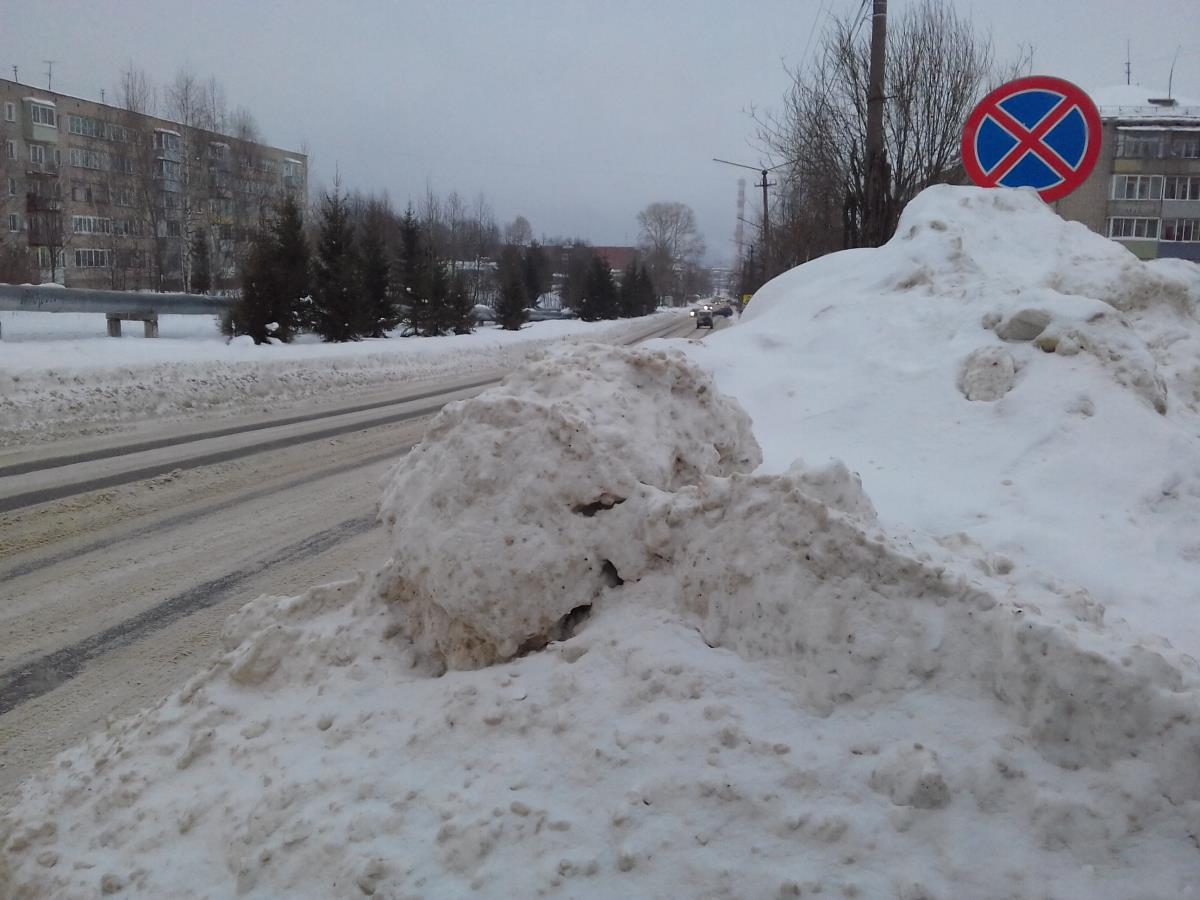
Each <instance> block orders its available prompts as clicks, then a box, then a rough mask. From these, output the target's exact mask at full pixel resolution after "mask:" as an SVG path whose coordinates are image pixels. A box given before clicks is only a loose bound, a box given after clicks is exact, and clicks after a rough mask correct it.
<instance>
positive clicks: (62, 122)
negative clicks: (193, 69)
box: [0, 79, 308, 290]
mask: <svg viewBox="0 0 1200 900" xmlns="http://www.w3.org/2000/svg"><path fill="white" fill-rule="evenodd" d="M307 179H308V161H307V158H306V157H305V156H304V154H301V153H296V152H293V151H288V150H280V149H278V148H276V147H268V146H266V145H264V144H261V143H258V142H257V141H256V140H254V138H253V135H252V134H250V133H244V134H242V135H241V136H235V135H227V134H219V133H216V132H213V131H206V130H203V129H199V128H191V127H187V126H185V125H182V124H179V123H177V122H172V121H169V120H167V119H162V118H158V117H156V116H150V115H143V114H141V113H136V112H131V111H129V110H125V109H121V108H118V107H115V106H108V105H106V104H103V103H95V102H93V101H90V100H82V99H79V98H77V97H68V96H66V95H64V94H59V93H55V92H52V91H45V90H39V89H36V88H33V87H30V86H29V85H24V84H20V83H18V82H15V81H8V80H6V79H0V207H3V208H2V209H0V281H6V280H12V279H14V278H20V279H22V280H31V281H35V282H36V281H40V282H57V283H59V284H63V285H66V286H67V287H91V288H110V289H116V290H145V289H151V290H189V289H191V290H194V289H197V288H198V287H201V288H202V287H205V286H207V287H210V288H222V287H227V286H229V285H231V284H232V283H233V282H234V280H235V278H236V271H235V270H236V260H237V256H238V252H239V249H240V248H241V247H242V246H243V245H244V243H245V241H246V240H247V239H248V237H249V236H250V235H251V234H252V233H253V232H254V231H255V230H256V229H257V227H258V225H259V222H260V220H261V218H262V216H263V214H264V213H265V212H269V211H270V210H271V209H272V208H273V207H274V206H275V205H276V204H277V203H278V202H279V201H280V200H281V199H282V198H283V197H284V196H286V195H292V196H294V197H295V198H296V199H297V201H298V202H299V203H300V205H301V208H303V207H304V202H305V197H306V196H307ZM202 282H207V284H203V283H202Z"/></svg>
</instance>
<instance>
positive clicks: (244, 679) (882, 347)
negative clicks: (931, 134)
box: [0, 188, 1200, 900]
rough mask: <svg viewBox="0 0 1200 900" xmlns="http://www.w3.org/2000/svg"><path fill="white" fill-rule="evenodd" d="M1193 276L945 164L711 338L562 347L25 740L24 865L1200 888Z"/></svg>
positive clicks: (122, 876) (107, 876) (282, 880)
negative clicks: (112, 683)
mask: <svg viewBox="0 0 1200 900" xmlns="http://www.w3.org/2000/svg"><path fill="white" fill-rule="evenodd" d="M1198 303H1200V273H1198V270H1197V268H1196V267H1194V266H1191V265H1189V264H1185V263H1172V264H1144V263H1140V262H1138V261H1137V260H1136V259H1134V258H1133V257H1132V256H1131V255H1129V254H1127V253H1126V252H1125V251H1124V250H1123V249H1122V248H1120V247H1119V246H1117V245H1115V244H1112V243H1110V242H1108V241H1106V240H1104V239H1102V238H1099V237H1097V236H1096V235H1093V234H1091V233H1089V232H1087V231H1085V230H1084V229H1082V228H1081V227H1080V226H1075V225H1070V224H1067V223H1063V222H1061V221H1060V220H1058V219H1057V218H1056V217H1055V216H1054V215H1053V214H1052V213H1051V212H1049V211H1048V210H1047V209H1045V208H1044V207H1043V206H1042V205H1041V203H1040V202H1039V201H1038V200H1037V199H1036V197H1034V195H1032V194H1024V193H1011V192H999V191H995V192H988V191H981V190H977V189H965V188H937V189H933V190H930V191H927V192H926V193H925V194H923V195H922V196H921V197H920V198H918V199H917V200H916V201H914V203H913V204H911V205H910V207H909V209H908V210H907V211H906V213H905V216H904V219H903V221H902V222H901V225H900V229H899V232H898V234H897V236H896V238H895V239H894V240H893V241H892V242H891V243H890V244H889V245H888V246H887V247H885V248H883V249H880V250H870V251H856V252H852V253H846V254H839V255H837V256H834V257H829V258H826V259H823V260H820V261H818V262H816V263H813V264H810V265H808V266H804V267H802V268H801V269H797V270H794V271H792V272H790V273H788V274H786V275H784V276H781V277H780V278H779V279H776V280H775V281H774V282H773V283H772V284H770V285H768V286H767V287H765V288H764V289H763V290H762V291H760V292H759V294H758V295H757V296H756V297H755V299H754V301H753V302H752V304H751V306H750V308H749V311H748V312H747V314H746V315H745V317H744V320H743V321H742V322H741V323H740V324H739V325H737V326H736V327H734V328H732V329H729V330H728V332H727V333H724V334H717V335H714V336H713V338H712V339H710V340H709V341H707V342H706V343H705V345H703V346H696V345H688V346H687V349H686V353H685V352H683V351H681V350H680V349H678V348H677V347H675V346H671V345H669V344H662V345H657V346H650V347H641V348H635V349H630V348H614V347H608V346H601V345H585V346H581V347H576V348H571V349H568V350H564V351H559V352H554V353H551V354H549V355H547V356H545V357H544V358H541V359H539V360H536V361H534V362H532V363H531V364H530V365H528V366H526V367H524V368H523V369H522V370H520V371H519V372H517V373H515V374H513V375H511V376H510V377H509V378H508V379H506V381H505V382H504V384H502V385H500V386H498V387H496V388H494V389H492V390H489V391H487V392H485V393H484V394H482V395H480V396H478V397H475V398H472V399H470V400H466V401H462V402H459V403H455V404H451V405H450V406H449V407H447V408H446V409H445V410H444V411H443V413H442V414H440V415H439V416H438V418H437V419H436V420H435V422H434V423H433V425H432V426H431V427H430V430H429V432H428V433H427V435H426V438H425V440H424V442H423V443H422V444H421V445H420V446H419V447H417V448H416V449H415V450H413V451H412V453H410V454H409V455H408V456H407V457H406V458H405V459H403V460H402V461H401V462H400V463H399V464H398V466H397V468H396V470H395V472H394V473H393V476H392V478H391V479H390V483H389V486H388V488H387V490H386V492H385V494H384V497H383V499H382V502H381V514H382V516H383V519H384V521H385V522H386V524H387V526H388V529H389V532H390V535H391V544H392V552H393V556H392V557H391V558H390V559H388V560H387V561H384V562H382V563H381V565H380V566H379V567H378V569H377V570H376V571H374V572H372V573H369V574H365V575H363V576H361V577H360V578H358V579H356V580H354V581H350V582H344V583H341V584H336V585H328V586H324V587H317V588H313V589H312V590H310V591H308V592H306V593H305V594H303V595H301V596H298V597H287V598H281V597H262V598H259V599H257V600H255V601H253V602H251V603H249V604H248V605H247V606H246V607H245V608H244V609H243V610H242V611H240V612H239V613H238V614H236V615H234V616H232V617H231V618H230V620H229V621H228V623H227V625H226V627H225V631H224V634H223V644H224V647H225V653H224V654H223V655H222V656H220V657H219V658H217V659H216V660H215V661H214V662H213V664H212V666H211V667H210V668H209V669H207V670H206V671H204V672H203V673H201V674H200V675H199V676H197V677H196V678H195V679H193V680H192V681H191V682H190V683H189V684H188V685H187V686H186V687H184V688H183V689H182V690H181V691H179V692H177V693H175V694H173V695H171V696H170V697H167V698H165V699H164V700H163V701H162V702H161V703H160V704H158V705H157V706H155V707H154V708H152V709H150V710H147V711H145V712H144V713H142V714H140V715H138V716H135V717H133V718H131V719H128V720H125V721H122V722H117V723H113V724H112V725H111V726H110V727H108V728H107V729H106V730H105V731H104V732H103V733H99V734H96V735H93V736H92V737H91V738H89V739H88V741H87V742H85V743H84V744H82V745H81V746H80V747H78V748H77V749H75V750H73V751H70V752H68V753H67V754H65V755H63V756H62V757H60V758H59V759H58V760H56V761H55V762H54V763H53V765H52V766H51V767H50V768H48V769H47V771H46V773H45V774H44V775H43V776H41V777H40V778H38V779H35V780H31V781H30V782H29V783H28V784H27V785H26V786H25V789H24V793H23V797H22V799H21V800H20V801H19V803H18V805H17V806H16V808H15V809H14V810H13V811H12V812H11V813H10V814H9V815H8V816H7V817H6V818H4V819H3V820H2V823H0V845H2V846H3V847H4V852H3V853H2V854H0V894H3V895H5V896H8V895H11V896H14V897H31V898H32V897H43V896H90V895H93V894H95V893H96V892H98V891H104V892H110V893H118V892H119V895H122V896H144V897H157V896H172V897H202V896H203V897H208V896H212V897H224V896H231V895H235V894H236V895H240V896H251V897H278V896H289V897H326V896H375V897H392V898H399V897H461V896H471V895H476V896H520V897H533V896H561V897H810V896H826V897H850V898H855V897H858V898H900V900H919V898H937V900H951V898H954V900H957V898H972V900H975V898H979V900H988V898H1034V897H1036V898H1055V900H1067V898H1078V900H1085V898H1086V900H1094V898H1138V900H1150V898H1154V900H1161V898H1174V897H1197V896H1200V671H1198V667H1197V664H1196V662H1195V660H1194V659H1193V658H1191V657H1190V656H1189V655H1188V652H1194V651H1195V650H1196V649H1197V648H1196V646H1195V645H1194V643H1193V641H1194V637H1195V630H1194V621H1193V620H1194V619H1195V614H1194V610H1195V608H1196V607H1195V603H1196V597H1195V594H1194V592H1195V590H1196V584H1197V583H1198V581H1197V579H1196V578H1195V574H1196V573H1195V571H1194V567H1195V566H1196V564H1197V560H1196V553H1195V552H1194V550H1193V549H1192V545H1191V544H1190V543H1189V541H1195V540H1197V537H1196V535H1197V534H1198V533H1200V531H1198V530H1197V529H1196V528H1195V524H1196V516H1197V511H1198V507H1200V491H1198V490H1197V487H1198V485H1200V480H1197V476H1196V469H1195V467H1196V465H1197V460H1198V459H1200V453H1198V452H1197V451H1198V450H1200V446H1198V445H1200V436H1198V431H1200V429H1198V428H1197V424H1198V423H1200V410H1198V407H1200V369H1198V368H1197V360H1198V356H1197V352H1196V351H1197V349H1200V346H1198V343H1200V320H1198V318H1197V304H1198ZM747 413H748V414H747ZM797 458H799V459H802V460H804V462H797V461H796V460H797ZM843 461H844V462H843ZM856 473H860V474H856ZM860 475H861V477H860ZM1122 537H1123V540H1122ZM1140 580H1144V582H1145V583H1144V585H1143V584H1140V583H1139V581H1140ZM1105 605H1108V606H1110V607H1111V608H1112V609H1113V610H1116V611H1117V612H1119V613H1120V615H1121V616H1123V617H1124V618H1125V619H1126V620H1127V621H1124V622H1123V621H1119V620H1118V619H1117V618H1115V617H1114V616H1112V615H1111V614H1106V612H1105V609H1104V606H1105ZM1164 635H1169V636H1170V637H1171V638H1172V640H1173V642H1174V644H1175V646H1169V645H1168V643H1167V641H1166V640H1164Z"/></svg>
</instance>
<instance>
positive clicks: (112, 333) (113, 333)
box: [104, 313, 121, 337]
mask: <svg viewBox="0 0 1200 900" xmlns="http://www.w3.org/2000/svg"><path fill="white" fill-rule="evenodd" d="M104 318H106V319H108V336H109V337H120V336H121V314H120V313H105V316H104Z"/></svg>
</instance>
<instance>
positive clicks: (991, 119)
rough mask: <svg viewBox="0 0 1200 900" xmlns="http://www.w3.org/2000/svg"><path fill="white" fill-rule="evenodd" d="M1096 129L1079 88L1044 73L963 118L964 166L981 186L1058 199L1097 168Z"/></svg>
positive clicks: (1095, 115) (1096, 117) (1092, 108)
mask: <svg viewBox="0 0 1200 900" xmlns="http://www.w3.org/2000/svg"><path fill="white" fill-rule="evenodd" d="M1100 131H1101V126H1100V113H1099V112H1098V111H1097V110H1096V104H1094V103H1093V102H1092V100H1091V98H1090V97H1089V96H1088V95H1087V94H1086V93H1084V91H1083V90H1082V89H1081V88H1079V87H1077V86H1076V85H1074V84H1071V82H1069V81H1064V80H1063V79H1061V78H1052V77H1050V76H1048V75H1034V76H1031V77H1029V78H1018V79H1017V80H1016V81H1010V82H1008V83H1007V84H1004V85H1001V86H1000V87H998V88H996V90H994V91H992V92H991V93H990V94H988V95H987V96H986V97H984V98H983V100H982V101H980V103H979V105H978V106H976V107H975V109H974V111H973V112H972V113H971V115H970V116H969V117H968V118H967V124H966V127H965V128H964V129H963V137H962V158H963V166H964V167H965V168H966V170H967V175H969V176H970V178H971V180H972V181H973V182H975V183H976V184H977V185H979V186H980V187H1031V188H1034V189H1035V190H1037V192H1038V194H1039V195H1040V196H1041V198H1042V199H1043V200H1045V201H1047V202H1049V201H1051V200H1058V199H1059V198H1060V197H1065V196H1066V195H1067V194H1069V193H1071V191H1073V190H1075V188H1077V187H1079V185H1081V184H1082V183H1083V182H1084V180H1085V179H1086V178H1087V177H1088V175H1089V174H1090V173H1091V171H1092V168H1093V167H1094V166H1095V165H1096V158H1097V157H1098V156H1099V155H1100Z"/></svg>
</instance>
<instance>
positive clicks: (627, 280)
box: [618, 259, 642, 319]
mask: <svg viewBox="0 0 1200 900" xmlns="http://www.w3.org/2000/svg"><path fill="white" fill-rule="evenodd" d="M640 291H641V283H640V281H639V278H638V263H637V260H636V259H632V260H630V261H629V265H627V266H626V267H625V271H623V272H622V273H621V288H620V290H619V291H618V297H619V299H620V307H621V316H622V317H623V318H626V319H632V318H634V317H635V316H640V315H642V312H641V294H640Z"/></svg>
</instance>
